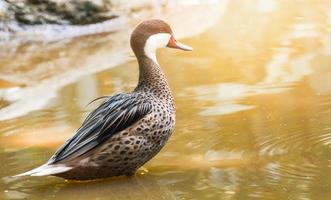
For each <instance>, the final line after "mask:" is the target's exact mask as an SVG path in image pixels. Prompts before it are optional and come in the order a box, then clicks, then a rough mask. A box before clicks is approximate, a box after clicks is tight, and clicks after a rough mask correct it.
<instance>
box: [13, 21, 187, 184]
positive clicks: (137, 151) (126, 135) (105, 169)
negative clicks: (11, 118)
mask: <svg viewBox="0 0 331 200" xmlns="http://www.w3.org/2000/svg"><path fill="white" fill-rule="evenodd" d="M166 46H169V47H171V48H178V49H183V50H191V49H190V48H189V47H188V46H185V45H183V44H180V43H179V42H177V41H176V40H175V39H174V36H173V33H172V31H171V28H170V26H169V25H168V24H166V23H165V22H164V21H162V20H148V21H145V22H142V23H141V24H139V25H138V26H137V27H136V29H135V30H134V31H133V33H132V36H131V47H132V49H133V51H134V53H135V55H136V57H137V60H138V64H139V82H138V85H137V87H136V88H135V89H134V91H132V92H131V93H127V94H117V95H114V96H110V97H103V99H104V101H103V102H102V103H101V104H100V105H99V107H97V108H96V109H95V110H94V111H92V112H91V113H90V114H89V115H88V116H87V118H86V119H85V120H84V122H83V124H82V126H81V127H80V128H79V129H78V130H77V131H76V133H75V134H74V136H73V137H72V138H70V139H69V140H67V141H66V142H65V144H64V145H63V146H62V147H60V148H59V149H58V150H57V151H56V153H55V154H54V155H53V156H52V157H51V158H50V160H49V161H48V162H47V163H46V164H44V165H42V166H41V167H38V168H36V169H34V170H31V171H29V172H26V173H23V174H20V175H19V176H22V175H31V176H43V175H54V176H59V177H63V178H66V179H75V180H89V179H98V178H106V177H113V176H120V175H127V176H130V175H133V174H134V173H135V172H136V170H137V169H138V168H139V167H141V166H142V165H143V164H145V163H146V162H147V161H149V160H150V159H151V158H153V157H154V156H155V155H156V154H157V153H158V152H159V151H160V150H161V148H162V147H163V146H164V145H165V144H166V142H167V141H168V139H169V137H170V135H171V134H172V132H173V129H174V126H175V106H174V100H173V97H172V93H171V90H170V87H169V84H168V82H167V79H166V76H165V74H164V73H163V71H162V70H161V68H160V66H159V64H158V63H157V60H156V57H155V51H156V49H157V48H161V47H166Z"/></svg>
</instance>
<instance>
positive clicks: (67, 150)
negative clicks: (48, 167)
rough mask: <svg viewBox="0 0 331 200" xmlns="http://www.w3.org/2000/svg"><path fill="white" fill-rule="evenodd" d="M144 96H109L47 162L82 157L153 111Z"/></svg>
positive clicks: (53, 162)
mask: <svg viewBox="0 0 331 200" xmlns="http://www.w3.org/2000/svg"><path fill="white" fill-rule="evenodd" d="M144 99H145V98H141V96H139V95H137V94H118V95H115V96H112V97H109V98H107V100H105V101H104V102H103V103H102V104H101V105H100V106H99V107H98V108H97V109H95V110H94V111H92V112H91V113H90V114H89V115H88V116H87V118H86V119H85V121H84V122H83V124H82V126H81V127H80V128H79V129H78V130H77V132H76V134H75V135H74V136H73V137H72V138H70V139H69V140H67V141H66V143H65V144H64V145H63V146H62V147H60V149H58V150H57V152H56V153H55V154H54V155H53V157H52V158H51V159H50V160H49V161H48V163H47V164H55V163H61V162H63V161H68V160H72V159H74V158H77V157H79V156H82V155H84V154H85V153H87V152H88V151H90V150H92V149H94V148H96V147H97V146H99V145H101V144H103V143H104V142H105V141H106V140H108V139H109V138H111V137H112V136H113V135H115V134H116V133H118V132H120V131H122V130H124V129H125V128H127V127H129V126H131V125H133V124H134V123H136V122H137V121H139V120H140V119H142V118H143V117H144V116H145V115H146V114H148V113H149V112H150V111H151V106H150V104H149V102H148V101H147V100H144Z"/></svg>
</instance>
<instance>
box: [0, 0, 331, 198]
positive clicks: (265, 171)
mask: <svg viewBox="0 0 331 200" xmlns="http://www.w3.org/2000/svg"><path fill="white" fill-rule="evenodd" d="M222 6H223V7H222V8H219V9H225V10H226V11H225V13H224V14H223V15H222V16H218V21H217V22H216V23H215V24H214V25H213V26H212V27H211V28H209V29H207V30H206V31H205V32H204V33H201V34H199V35H195V36H192V37H189V38H186V39H184V40H182V41H183V43H187V44H189V45H191V46H193V47H194V48H195V50H194V51H193V52H192V53H188V52H179V51H176V50H172V49H164V50H161V51H159V53H158V57H159V63H160V64H161V66H162V68H163V69H164V71H165V73H166V74H167V76H168V79H169V82H170V85H171V88H172V89H173V92H174V96H175V100H176V107H177V125H176V130H175V132H174V134H173V136H172V137H171V139H170V141H169V142H168V144H167V145H166V147H165V148H164V149H163V150H162V151H161V152H160V153H159V154H158V155H157V156H156V157H155V158H154V159H153V160H151V161H150V162H149V163H147V164H146V165H145V166H144V168H143V169H141V170H139V172H138V174H137V176H136V177H135V178H133V179H127V178H117V179H110V180H104V181H99V182H87V183H76V182H66V181H64V180H62V179H58V178H54V177H43V178H26V179H17V178H11V177H10V176H11V175H14V174H17V173H20V172H23V171H26V170H29V169H31V168H33V167H36V166H38V165H40V164H42V163H43V162H45V161H46V160H47V159H48V158H49V157H50V156H51V155H52V154H53V153H54V151H55V150H56V149H57V147H58V146H59V145H61V144H62V143H63V141H64V140H65V139H66V138H68V137H69V136H70V135H72V133H73V131H74V130H75V129H76V128H77V127H79V125H80V123H81V121H82V120H83V119H84V116H85V115H86V113H87V111H89V110H91V109H92V108H93V107H95V106H96V105H95V104H93V105H91V106H88V107H86V105H87V103H88V102H89V101H90V100H92V99H93V98H95V97H98V96H101V95H106V94H114V93H118V92H123V91H130V90H131V89H132V88H134V86H135V84H136V82H137V76H138V71H137V66H136V62H135V61H134V60H130V61H128V62H124V63H122V64H118V65H117V66H116V67H114V68H111V69H106V70H103V71H101V72H97V73H88V74H86V75H83V76H82V77H80V78H78V79H75V80H72V83H70V84H63V87H61V88H59V89H57V91H58V93H54V94H53V95H51V98H49V99H50V100H49V101H47V103H44V104H40V105H41V106H40V107H38V108H37V107H36V108H34V109H32V111H29V112H28V113H27V114H22V115H21V116H19V117H15V118H12V119H8V120H5V121H2V122H1V124H0V132H1V136H0V145H1V150H0V160H1V162H2V165H1V166H0V177H1V182H0V190H1V191H2V194H1V198H2V199H74V198H76V199H110V198H111V199H244V200H247V199H275V200H276V199H277V200H279V199H293V200H297V199H298V200H301V199H302V200H306V199H316V200H322V199H323V200H324V199H329V198H330V195H331V192H330V191H331V156H330V155H331V81H330V80H331V29H330V27H331V9H330V8H331V5H330V2H327V1H314V2H311V1H300V2H299V1H291V2H288V1H273V0H265V1H250V2H242V1H231V2H228V3H227V4H225V5H224V4H223V5H222ZM224 6H225V8H224ZM107 38H113V37H110V36H107V35H100V36H93V37H88V38H87V41H88V42H89V44H91V42H92V44H98V45H95V46H96V47H95V48H94V49H93V48H92V50H91V51H92V53H93V54H95V55H100V54H98V52H99V53H100V52H103V51H98V49H103V48H106V47H107V45H109V44H105V43H104V42H103V41H105V40H106V39H107ZM84 41H86V38H82V39H77V40H75V41H74V42H73V43H71V44H79V45H83V46H84V44H85V43H84ZM93 42H94V43H93ZM69 44H70V43H69ZM68 46H71V48H73V49H74V48H78V46H77V45H76V46H75V45H68ZM63 51H66V50H63ZM88 51H89V50H88V49H86V50H85V51H84V52H83V53H84V55H86V56H88ZM123 51H124V50H123ZM55 53H56V52H55ZM101 55H105V54H102V53H101ZM50 57H53V55H51V56H50ZM68 57H71V59H72V60H79V58H80V57H79V55H75V54H70V56H68ZM99 57H101V56H97V57H96V58H95V59H93V62H90V65H93V64H95V65H97V64H98V61H100V59H101V58H99ZM114 57H115V56H114ZM101 60H102V59H101ZM12 62H13V63H15V60H13V61H12ZM36 62H37V61H36ZM100 62H101V61H100ZM102 62H104V60H102ZM13 63H12V65H14V64H13ZM91 63H92V64H91ZM101 64H102V63H101ZM31 65H33V61H31ZM110 65H111V64H110ZM2 67H3V66H2ZM89 67H91V66H89ZM55 72H56V70H55ZM77 73H78V72H77ZM31 77H33V75H31ZM36 79H37V78H36ZM26 80H28V79H26ZM7 82H8V81H7ZM7 82H3V83H0V84H1V85H2V87H3V88H7V89H8V88H14V89H15V87H16V86H17V85H18V86H20V84H22V83H17V82H16V83H15V82H13V83H12V82H8V83H7ZM46 83H47V82H46ZM27 84H29V81H27ZM22 87H23V88H37V86H35V85H33V84H31V86H29V85H28V86H22ZM14 89H13V90H14ZM50 89H52V88H51V87H50ZM16 90H18V89H16ZM33 91H35V90H33ZM41 91H43V92H41V93H39V96H38V95H35V96H32V97H31V98H32V99H35V101H36V102H39V101H40V100H39V99H42V97H43V95H45V96H48V94H47V92H45V90H41ZM10 94H17V93H15V91H12V93H9V94H7V96H9V97H12V99H15V98H17V99H19V97H15V96H13V95H12V96H11V95H10ZM37 94H38V93H37ZM29 98H30V97H29ZM13 102H15V101H13ZM11 104H14V103H12V102H11V101H7V103H6V101H4V103H3V104H0V105H3V107H5V108H6V106H7V107H8V105H9V106H10V105H11ZM18 108H19V106H18ZM2 117H3V116H2Z"/></svg>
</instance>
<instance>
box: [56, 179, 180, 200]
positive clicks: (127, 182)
mask: <svg viewBox="0 0 331 200" xmlns="http://www.w3.org/2000/svg"><path fill="white" fill-rule="evenodd" d="M68 196H70V199H75V197H77V199H82V197H83V198H84V199H98V200H103V199H116V200H127V199H144V200H152V199H153V200H156V199H167V200H171V199H176V198H175V196H174V194H173V193H171V192H170V191H169V190H168V189H167V188H166V187H164V186H160V185H159V183H158V182H156V180H155V179H154V178H153V177H152V176H149V175H137V176H136V177H132V178H126V177H120V178H115V179H107V180H101V181H92V182H83V183H82V182H69V183H68V184H67V185H66V186H64V187H63V188H62V189H60V190H59V191H58V192H57V193H56V194H55V195H54V198H52V199H68Z"/></svg>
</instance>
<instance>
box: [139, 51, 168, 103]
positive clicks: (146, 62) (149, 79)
mask: <svg viewBox="0 0 331 200" xmlns="http://www.w3.org/2000/svg"><path fill="white" fill-rule="evenodd" d="M138 63H139V82H138V85H137V87H136V91H144V92H147V93H151V94H154V95H156V96H157V97H159V98H160V99H164V100H169V101H171V102H172V101H173V98H172V93H171V90H170V87H169V84H168V82H167V78H166V76H165V74H164V73H163V71H162V70H161V68H160V66H159V64H158V63H157V61H156V59H150V58H148V57H146V56H142V57H139V58H138Z"/></svg>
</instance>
